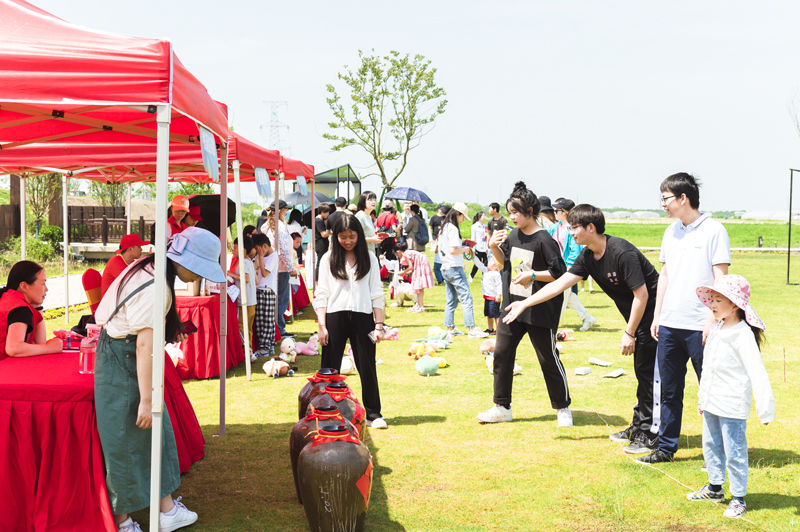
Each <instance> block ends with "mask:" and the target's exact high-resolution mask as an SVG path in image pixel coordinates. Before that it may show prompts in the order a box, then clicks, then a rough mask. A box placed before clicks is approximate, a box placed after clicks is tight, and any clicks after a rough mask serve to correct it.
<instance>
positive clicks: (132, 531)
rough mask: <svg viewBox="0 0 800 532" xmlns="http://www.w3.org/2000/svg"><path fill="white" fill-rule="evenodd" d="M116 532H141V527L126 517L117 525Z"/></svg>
mask: <svg viewBox="0 0 800 532" xmlns="http://www.w3.org/2000/svg"><path fill="white" fill-rule="evenodd" d="M117 532H142V527H140V526H139V523H137V522H136V521H134V520H133V519H131V518H130V517H128V518H127V519H126V520H124V521H123V522H121V523H120V524H119V525H117Z"/></svg>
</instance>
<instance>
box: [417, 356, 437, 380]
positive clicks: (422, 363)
mask: <svg viewBox="0 0 800 532" xmlns="http://www.w3.org/2000/svg"><path fill="white" fill-rule="evenodd" d="M415 366H416V368H417V373H419V374H420V375H424V376H426V377H429V376H431V375H434V374H435V373H436V372H437V371H439V361H437V360H436V359H435V358H433V357H431V356H428V355H425V356H423V357H421V358H420V359H419V360H417V363H416V365H415Z"/></svg>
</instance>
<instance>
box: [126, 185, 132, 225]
mask: <svg viewBox="0 0 800 532" xmlns="http://www.w3.org/2000/svg"><path fill="white" fill-rule="evenodd" d="M132 187H133V184H132V183H128V205H127V207H126V208H125V214H126V216H125V218H126V220H125V234H126V235H129V234H131V188H132Z"/></svg>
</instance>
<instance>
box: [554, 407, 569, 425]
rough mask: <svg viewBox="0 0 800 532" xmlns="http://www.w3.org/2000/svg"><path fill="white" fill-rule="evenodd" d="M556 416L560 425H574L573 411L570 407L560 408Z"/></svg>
mask: <svg viewBox="0 0 800 532" xmlns="http://www.w3.org/2000/svg"><path fill="white" fill-rule="evenodd" d="M556 417H557V418H558V426H559V427H571V426H572V412H571V411H570V409H569V408H560V409H559V410H558V412H556Z"/></svg>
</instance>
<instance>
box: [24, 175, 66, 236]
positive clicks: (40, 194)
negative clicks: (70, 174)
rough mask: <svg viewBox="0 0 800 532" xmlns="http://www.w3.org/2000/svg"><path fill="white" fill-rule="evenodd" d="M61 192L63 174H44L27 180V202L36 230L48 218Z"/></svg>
mask: <svg viewBox="0 0 800 532" xmlns="http://www.w3.org/2000/svg"><path fill="white" fill-rule="evenodd" d="M60 192H61V174H55V173H54V174H42V175H37V176H32V177H27V178H25V200H26V201H27V203H28V205H29V206H30V209H31V214H32V215H33V219H34V220H35V222H36V228H37V233H38V228H39V226H40V225H41V223H42V220H44V219H45V218H47V213H48V212H49V210H50V204H51V203H53V201H54V200H55V199H56V198H57V197H58V195H59V193H60Z"/></svg>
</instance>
